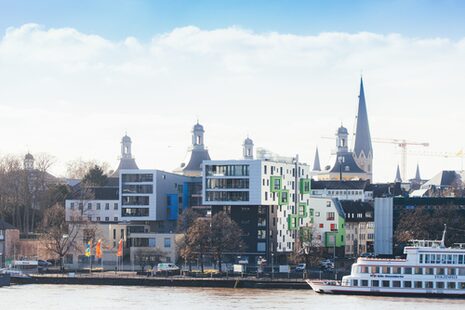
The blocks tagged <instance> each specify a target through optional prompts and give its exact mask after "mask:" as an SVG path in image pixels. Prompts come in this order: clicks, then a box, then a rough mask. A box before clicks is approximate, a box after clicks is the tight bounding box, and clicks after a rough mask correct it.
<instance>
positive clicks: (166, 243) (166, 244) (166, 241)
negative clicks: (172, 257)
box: [164, 238, 171, 248]
mask: <svg viewBox="0 0 465 310" xmlns="http://www.w3.org/2000/svg"><path fill="white" fill-rule="evenodd" d="M164 246H165V248H171V238H165V240H164Z"/></svg>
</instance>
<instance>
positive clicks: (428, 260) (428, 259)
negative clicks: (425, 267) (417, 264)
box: [425, 254, 431, 264]
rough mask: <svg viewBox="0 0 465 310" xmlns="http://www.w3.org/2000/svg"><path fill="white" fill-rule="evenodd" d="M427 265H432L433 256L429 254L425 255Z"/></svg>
mask: <svg viewBox="0 0 465 310" xmlns="http://www.w3.org/2000/svg"><path fill="white" fill-rule="evenodd" d="M425 263H426V264H431V256H430V255H429V254H425Z"/></svg>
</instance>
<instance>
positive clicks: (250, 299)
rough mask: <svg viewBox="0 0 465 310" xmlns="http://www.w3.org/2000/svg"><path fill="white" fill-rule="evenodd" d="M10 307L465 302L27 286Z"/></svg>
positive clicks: (1, 307) (400, 307)
mask: <svg viewBox="0 0 465 310" xmlns="http://www.w3.org/2000/svg"><path fill="white" fill-rule="evenodd" d="M7 309H38V310H41V309H46V310H52V309H60V310H69V309H144V310H145V309H147V310H149V309H170V310H175V309H183V310H193V309H323V310H336V309H337V310H346V309H347V310H352V309H370V310H389V309H395V310H406V309H421V310H428V309H441V310H442V309H461V310H463V309H465V300H458V299H457V300H454V299H420V298H383V297H366V296H332V295H318V294H315V293H313V291H310V290H309V291H304V290H295V291H294V290H256V289H252V290H250V289H249V290H247V289H212V288H171V287H133V286H132V287H123V286H73V285H23V286H12V287H8V288H5V287H4V288H0V310H7Z"/></svg>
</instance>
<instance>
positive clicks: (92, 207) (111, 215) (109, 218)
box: [65, 199, 121, 222]
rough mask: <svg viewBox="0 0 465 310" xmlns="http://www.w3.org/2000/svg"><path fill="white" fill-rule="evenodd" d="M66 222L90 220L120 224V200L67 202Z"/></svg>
mask: <svg viewBox="0 0 465 310" xmlns="http://www.w3.org/2000/svg"><path fill="white" fill-rule="evenodd" d="M65 218H66V221H68V222H72V221H73V220H80V219H84V220H89V221H91V222H119V221H120V220H121V210H120V202H119V200H79V199H69V200H66V201H65Z"/></svg>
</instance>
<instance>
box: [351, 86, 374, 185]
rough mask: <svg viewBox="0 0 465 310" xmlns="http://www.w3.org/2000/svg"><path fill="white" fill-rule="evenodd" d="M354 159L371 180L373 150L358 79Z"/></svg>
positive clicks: (362, 93) (363, 93)
mask: <svg viewBox="0 0 465 310" xmlns="http://www.w3.org/2000/svg"><path fill="white" fill-rule="evenodd" d="M353 153H354V159H355V162H356V163H357V165H358V166H359V167H360V168H362V169H363V170H364V171H365V172H366V173H367V174H368V179H370V180H371V179H372V178H373V148H372V145H371V135H370V126H369V124H368V113H367V107H366V102H365V91H364V89H363V79H362V78H360V94H359V96H358V113H357V128H356V132H355V144H354V152H353Z"/></svg>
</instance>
